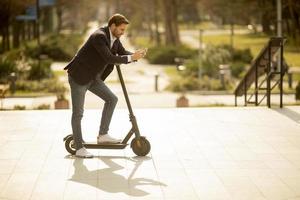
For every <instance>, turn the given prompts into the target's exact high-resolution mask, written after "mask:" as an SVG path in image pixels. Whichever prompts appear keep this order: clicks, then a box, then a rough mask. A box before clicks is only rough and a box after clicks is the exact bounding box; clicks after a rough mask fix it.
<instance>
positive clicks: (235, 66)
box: [230, 62, 246, 78]
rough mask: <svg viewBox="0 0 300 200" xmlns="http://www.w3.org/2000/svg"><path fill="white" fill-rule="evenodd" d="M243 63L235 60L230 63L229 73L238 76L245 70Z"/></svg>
mask: <svg viewBox="0 0 300 200" xmlns="http://www.w3.org/2000/svg"><path fill="white" fill-rule="evenodd" d="M245 65H246V64H245V63H242V62H235V63H232V64H231V65H230V69H231V74H232V76H234V77H236V78H240V77H241V74H242V72H243V71H244V70H245Z"/></svg>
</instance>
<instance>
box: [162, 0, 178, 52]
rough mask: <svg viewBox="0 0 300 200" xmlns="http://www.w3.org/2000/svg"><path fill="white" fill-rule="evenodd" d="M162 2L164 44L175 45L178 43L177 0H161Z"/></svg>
mask: <svg viewBox="0 0 300 200" xmlns="http://www.w3.org/2000/svg"><path fill="white" fill-rule="evenodd" d="M162 3H163V6H162V7H163V16H164V23H165V38H166V41H165V42H166V45H175V46H177V45H179V44H180V40H179V31H178V19H177V7H178V3H177V0H163V1H162Z"/></svg>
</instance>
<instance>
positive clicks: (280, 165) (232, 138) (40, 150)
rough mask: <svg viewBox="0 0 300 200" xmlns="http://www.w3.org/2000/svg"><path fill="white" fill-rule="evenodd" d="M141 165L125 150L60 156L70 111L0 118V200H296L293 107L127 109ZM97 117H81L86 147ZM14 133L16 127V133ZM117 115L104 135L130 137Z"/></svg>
mask: <svg viewBox="0 0 300 200" xmlns="http://www.w3.org/2000/svg"><path fill="white" fill-rule="evenodd" d="M135 114H136V116H137V119H138V124H139V127H140V130H141V133H142V134H143V135H146V136H147V138H148V139H149V141H150V142H151V145H152V150H151V153H150V154H149V155H148V157H140V158H139V157H135V155H134V154H133V152H132V151H131V149H130V147H128V148H127V149H125V150H110V151H109V150H91V152H92V153H93V154H95V155H96V157H95V158H93V159H78V158H75V157H72V156H69V155H68V153H67V152H66V150H65V148H64V143H63V141H62V139H63V137H64V136H65V135H67V134H69V133H70V132H71V131H70V111H69V110H62V111H2V112H0V121H1V126H0V199H3V200H5V199H9V200H10V199H16V200H26V199H32V200H33V199H36V200H40V199H43V200H46V199H49V200H53V199H55V200H60V199H61V200H62V199H65V200H68V199H70V200H71V199H72V200H74V199H80V200H81V199H86V198H87V197H88V199H89V200H94V199H99V200H100V199H101V200H109V199H122V200H127V199H143V200H144V199H145V200H147V199H149V200H194V199H201V200H202V199H205V200H210V199H218V200H241V199H242V200H265V199H267V200H277V199H278V200H287V199H290V200H296V199H298V200H299V199H300V126H299V125H300V107H287V108H284V109H282V110H279V109H267V108H261V107H260V108H200V109H199V108H197V109H192V108H189V109H136V110H135ZM99 116H100V112H99V111H97V110H87V111H86V112H85V117H84V119H83V130H84V139H85V140H86V141H94V140H95V137H96V133H97V129H98V122H99ZM16 124H17V125H16ZM129 127H130V125H129V123H128V115H127V110H124V109H118V110H117V111H116V113H115V115H114V118H113V121H112V126H111V132H112V133H113V135H114V136H116V137H123V136H124V134H125V133H126V132H127V130H128V129H129Z"/></svg>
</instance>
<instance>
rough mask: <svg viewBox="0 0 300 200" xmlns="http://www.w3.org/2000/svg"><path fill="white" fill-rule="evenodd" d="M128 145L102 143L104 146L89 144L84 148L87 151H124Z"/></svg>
mask: <svg viewBox="0 0 300 200" xmlns="http://www.w3.org/2000/svg"><path fill="white" fill-rule="evenodd" d="M127 145H128V144H123V143H116V144H112V143H102V144H97V143H95V142H87V143H83V146H84V147H85V148H87V149H124V148H125V147H126V146H127Z"/></svg>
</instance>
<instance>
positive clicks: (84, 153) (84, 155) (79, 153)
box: [75, 147, 93, 158]
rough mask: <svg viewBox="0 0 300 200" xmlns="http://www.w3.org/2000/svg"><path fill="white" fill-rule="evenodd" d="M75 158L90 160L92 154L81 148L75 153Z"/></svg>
mask: <svg viewBox="0 0 300 200" xmlns="http://www.w3.org/2000/svg"><path fill="white" fill-rule="evenodd" d="M75 156H76V157H79V158H92V157H93V154H91V153H89V152H88V151H87V150H86V148H84V147H82V148H81V149H78V150H77V151H76V154H75Z"/></svg>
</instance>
